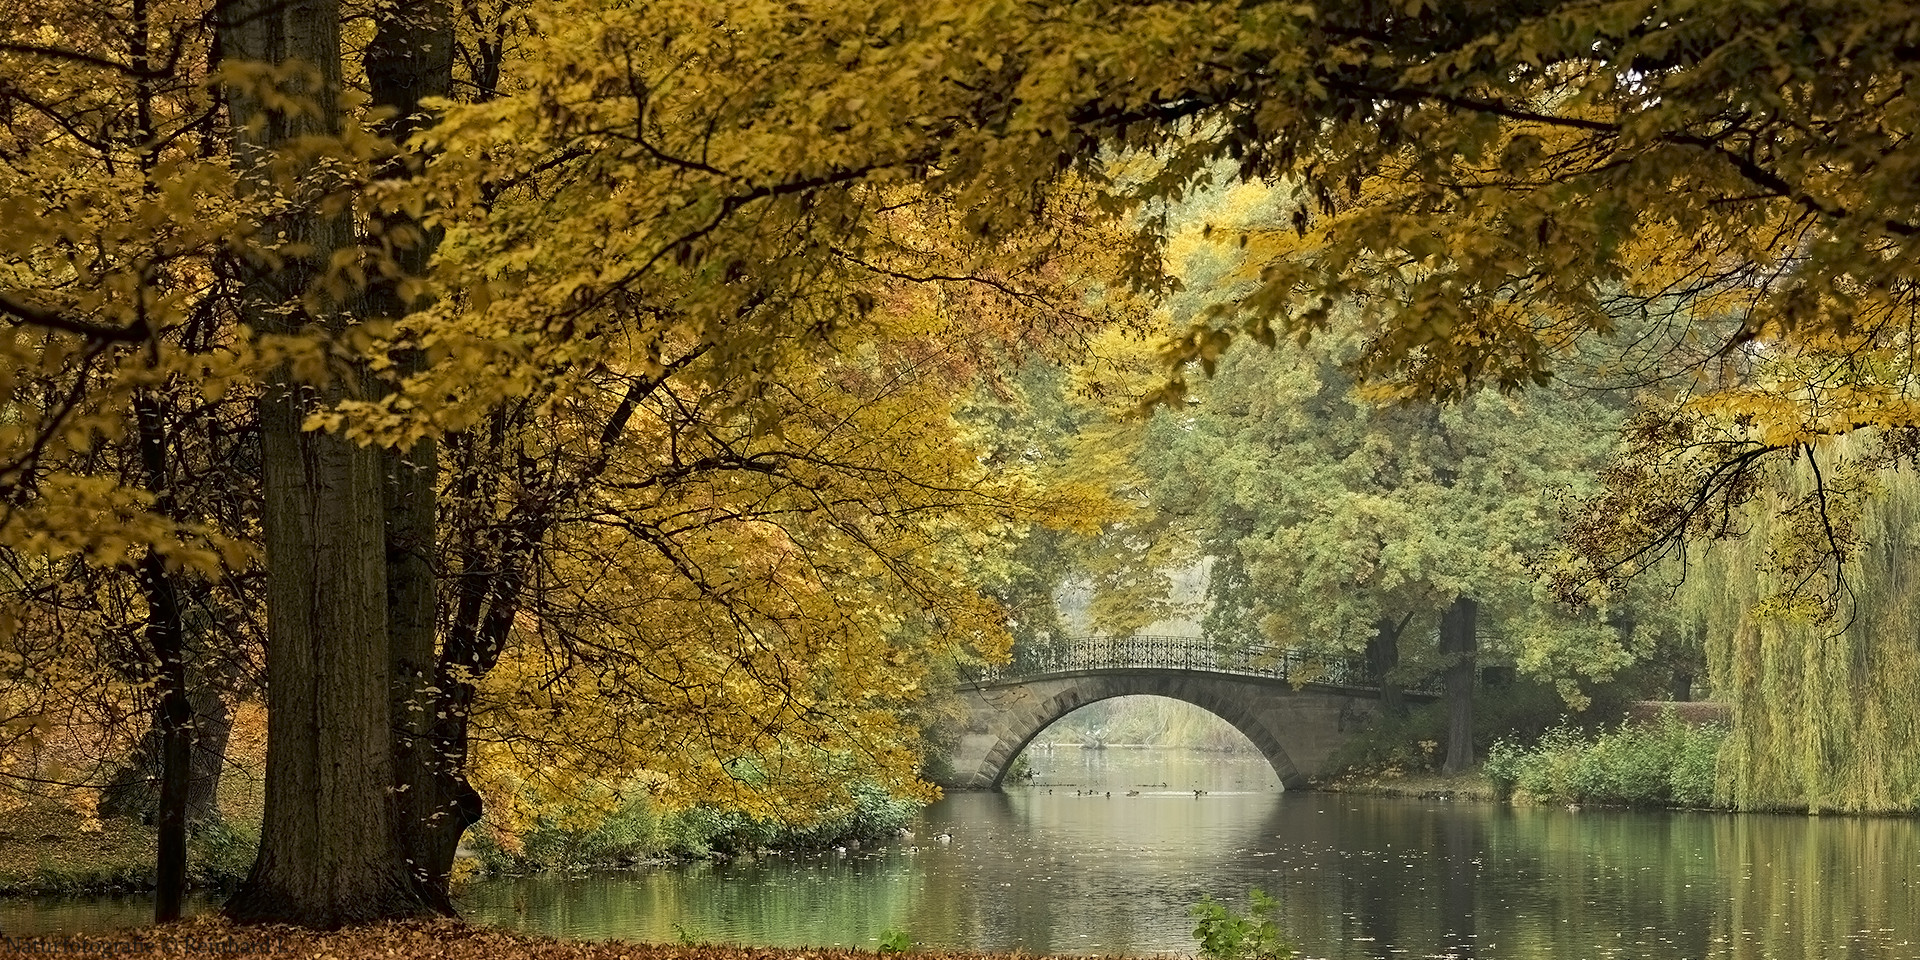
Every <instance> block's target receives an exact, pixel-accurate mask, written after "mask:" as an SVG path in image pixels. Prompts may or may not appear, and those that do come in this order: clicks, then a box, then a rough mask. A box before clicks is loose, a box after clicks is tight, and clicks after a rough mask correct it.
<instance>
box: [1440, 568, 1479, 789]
mask: <svg viewBox="0 0 1920 960" xmlns="http://www.w3.org/2000/svg"><path fill="white" fill-rule="evenodd" d="M1479 612H1480V604H1479V603H1477V602H1475V601H1474V600H1472V599H1470V598H1467V597H1460V598H1457V599H1455V600H1454V601H1453V605H1452V606H1450V607H1448V608H1447V612H1446V614H1445V615H1443V616H1442V617H1441V618H1440V652H1441V653H1442V654H1444V655H1446V656H1448V657H1451V658H1452V660H1451V662H1450V663H1449V665H1448V666H1447V672H1446V696H1447V759H1446V762H1445V763H1444V764H1442V765H1441V768H1440V771H1441V772H1442V773H1448V774H1454V773H1465V772H1466V771H1468V770H1471V769H1473V764H1474V756H1473V677H1474V672H1475V671H1474V667H1475V663H1476V658H1475V656H1474V653H1475V652H1476V650H1477V649H1478V646H1479V644H1478V641H1477V639H1476V637H1475V633H1474V629H1475V627H1474V621H1475V619H1476V618H1477V616H1478V615H1479Z"/></svg>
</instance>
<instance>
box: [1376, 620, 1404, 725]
mask: <svg viewBox="0 0 1920 960" xmlns="http://www.w3.org/2000/svg"><path fill="white" fill-rule="evenodd" d="M1406 625H1407V621H1406V620H1399V621H1396V620H1394V619H1393V618H1392V617H1381V618H1380V619H1378V620H1376V621H1374V624H1373V637H1372V639H1369V640H1368V641H1367V670H1368V672H1370V673H1372V674H1373V676H1374V679H1375V680H1376V681H1377V682H1378V683H1379V684H1380V712H1381V713H1383V714H1385V715H1386V716H1389V717H1396V718H1397V717H1404V716H1406V715H1407V696H1406V691H1405V690H1404V689H1403V688H1402V687H1401V686H1400V683H1399V681H1397V680H1395V679H1393V671H1394V669H1395V668H1396V667H1398V666H1400V632H1401V631H1402V630H1404V629H1405V628H1406Z"/></svg>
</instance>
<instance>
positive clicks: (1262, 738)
mask: <svg viewBox="0 0 1920 960" xmlns="http://www.w3.org/2000/svg"><path fill="white" fill-rule="evenodd" d="M958 692H959V694H960V696H961V698H962V700H963V701H964V702H965V703H966V705H967V717H966V720H965V728H964V730H962V731H959V732H958V735H957V736H956V737H954V739H956V740H957V741H958V742H959V749H958V750H957V751H956V752H955V758H954V770H953V774H952V776H951V777H949V778H946V782H945V783H944V784H943V785H944V786H947V787H949V788H957V789H998V788H999V786H1000V783H1001V781H1002V780H1003V779H1004V778H1005V776H1006V772H1007V769H1008V767H1009V766H1010V765H1011V764H1012V762H1013V760H1014V758H1015V757H1017V756H1019V755H1020V751H1021V750H1023V749H1025V748H1026V745H1027V744H1028V743H1029V742H1030V741H1032V739H1033V738H1034V737H1035V736H1036V735H1038V734H1039V733H1040V731H1042V730H1044V729H1046V728H1047V727H1048V726H1049V725H1051V724H1052V723H1053V722H1054V721H1056V720H1059V719H1060V718H1061V717H1064V716H1066V715H1067V714H1069V713H1072V712H1073V711H1075V710H1078V709H1079V708H1081V707H1084V706H1086V705H1088V704H1090V703H1096V702H1098V701H1101V700H1106V699H1109V698H1112V697H1124V696H1138V695H1149V696H1161V697H1168V698H1170V699H1174V700H1181V701H1185V702H1187V703H1191V704H1193V705H1195V706H1198V707H1200V708H1202V709H1204V710H1207V711H1208V712H1210V713H1212V714H1214V715H1215V716H1218V717H1219V718H1220V719H1222V720H1225V721H1226V722H1227V723H1229V724H1231V725H1233V727H1234V728H1235V729H1236V730H1239V731H1240V732H1241V733H1242V734H1244V735H1245V736H1246V737H1247V739H1248V740H1250V741H1252V742H1253V745H1254V746H1255V747H1256V748H1257V749H1259V751H1260V753H1261V755H1262V756H1264V757H1266V759H1267V762H1268V763H1269V764H1271V765H1272V767H1273V772H1274V773H1275V775H1277V776H1278V777H1279V778H1280V782H1281V783H1283V784H1286V785H1287V786H1289V787H1294V788H1299V787H1304V786H1306V784H1307V782H1308V780H1309V778H1311V777H1312V776H1314V775H1315V774H1318V773H1319V772H1321V771H1322V769H1323V768H1324V767H1325V765H1326V763H1327V761H1328V760H1329V758H1331V756H1332V755H1333V754H1334V752H1335V751H1337V750H1338V749H1339V747H1340V745H1341V744H1343V743H1344V742H1345V741H1346V740H1347V739H1349V738H1350V737H1352V736H1353V735H1354V734H1356V733H1358V732H1359V731H1360V730H1361V729H1362V728H1364V726H1365V725H1366V722H1367V721H1368V720H1369V719H1370V718H1371V717H1372V716H1373V714H1374V712H1375V710H1376V708H1377V706H1378V700H1379V696H1380V678H1379V677H1378V675H1377V674H1375V673H1374V672H1373V671H1372V670H1371V669H1370V668H1369V666H1368V664H1367V661H1366V660H1365V658H1362V657H1353V656H1338V655H1326V654H1320V653H1311V652H1307V651H1302V650H1290V649H1272V648H1249V647H1246V646H1242V645H1239V644H1229V643H1220V642H1215V641H1210V640H1208V639H1206V638H1204V637H1177V636H1141V635H1136V636H1091V637H1075V638H1071V639H1066V640H1060V641H1055V642H1052V643H1047V644H1039V645H1031V646H1022V647H1016V648H1015V650H1014V656H1013V660H1012V661H1011V662H1010V663H1007V664H1003V665H998V666H987V667H980V668H975V669H974V670H972V671H970V672H968V673H967V674H965V676H964V679H963V681H962V683H961V684H960V688H959V691H958ZM1407 692H1408V693H1409V694H1410V695H1411V696H1412V698H1414V699H1426V698H1429V697H1431V696H1432V695H1433V691H1431V690H1426V689H1419V688H1416V689H1412V690H1409V691H1407Z"/></svg>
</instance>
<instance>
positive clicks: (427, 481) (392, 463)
mask: <svg viewBox="0 0 1920 960" xmlns="http://www.w3.org/2000/svg"><path fill="white" fill-rule="evenodd" d="M452 16H453V15H452V9H451V6H450V5H449V4H448V3H447V2H446V0H411V2H406V3H401V4H398V5H395V6H391V7H381V8H379V9H378V10H377V11H376V13H375V18H374V37H373V41H372V43H370V44H368V46H367V50H366V55H365V60H364V64H365V68H366V74H367V84H368V89H369V91H370V93H371V94H372V100H373V105H374V106H375V107H384V108H388V109H390V110H392V111H393V117H392V118H391V119H390V120H388V121H386V122H385V123H384V124H383V125H382V128H381V131H380V132H381V133H382V134H383V135H385V136H386V137H388V138H389V139H391V140H392V141H393V142H394V143H396V144H399V145H401V146H402V147H404V145H405V143H406V141H407V139H408V138H409V137H410V136H412V135H413V134H414V133H415V132H417V131H418V130H419V129H420V127H421V126H422V125H423V124H424V123H425V121H426V117H425V116H424V115H423V113H422V109H423V108H422V106H421V101H422V100H423V99H426V98H428V97H444V96H447V95H448V94H449V92H450V91H451V90H452V86H453V20H452ZM418 159H419V158H417V157H415V156H413V155H410V154H408V153H407V152H406V151H405V150H404V149H403V150H402V151H401V153H400V155H399V156H397V157H396V158H395V159H394V160H393V161H392V162H390V163H388V164H387V167H386V170H385V171H383V172H384V174H385V175H386V176H388V177H392V178H396V179H401V178H406V177H409V176H411V175H412V173H413V171H414V170H415V169H416V168H417V161H418ZM376 216H377V217H378V218H379V219H380V220H381V221H382V224H381V225H382V228H383V229H381V231H380V235H381V236H383V237H387V238H396V240H395V243H394V246H393V247H392V248H391V249H390V250H389V251H388V253H387V255H388V256H390V257H391V258H392V264H391V266H392V268H393V271H392V274H393V275H388V272H387V271H376V272H375V274H376V276H379V277H381V279H378V280H376V281H374V282H373V283H372V284H371V285H370V286H369V287H368V289H367V291H366V296H365V305H366V313H367V315H368V316H370V317H390V318H398V317H402V316H405V315H406V314H407V313H408V312H410V311H412V310H416V309H419V308H421V307H423V306H426V304H425V303H423V302H420V301H417V300H416V301H409V300H408V299H406V298H404V297H402V296H401V294H400V289H399V284H398V282H397V280H398V278H399V277H411V276H420V275H422V274H424V273H425V272H426V269H427V264H428V262H429V261H430V260H431V259H432V256H433V252H434V248H435V246H436V245H437V243H438V240H439V238H438V236H436V235H435V234H434V233H432V232H430V231H428V230H427V229H426V228H425V226H424V225H423V224H421V223H420V222H419V221H418V220H416V219H414V218H413V217H410V216H408V215H407V214H406V213H404V212H401V211H382V212H380V213H377V214H376ZM420 364H421V357H420V356H419V354H418V353H417V352H414V351H408V352H407V353H405V354H403V355H401V356H397V357H395V358H394V365H395V367H396V369H397V370H398V371H400V372H402V373H406V372H411V371H413V370H416V369H418V368H419V367H420ZM439 456H440V453H439V446H438V444H436V443H435V442H434V441H433V440H431V439H423V440H421V441H420V442H419V443H417V444H415V445H414V446H413V447H412V448H411V449H407V450H388V451H386V452H385V453H384V454H383V463H384V466H385V471H386V490H385V494H386V500H385V513H386V576H387V631H388V635H389V640H390V643H391V648H390V654H389V667H390V670H391V673H392V677H393V695H392V700H391V704H390V711H391V715H392V725H393V726H392V730H393V743H392V749H393V764H394V776H395V778H396V780H395V791H394V827H395V829H396V830H397V831H398V835H397V838H396V841H397V842H398V843H399V845H400V846H401V848H402V849H404V850H405V851H406V855H407V860H408V861H409V862H410V863H411V864H412V865H413V870H414V881H415V883H416V885H417V886H418V887H419V889H420V890H421V891H422V894H423V895H424V896H425V897H426V898H427V901H428V902H429V903H430V904H431V905H432V906H433V907H434V909H436V910H439V911H440V912H442V913H446V914H449V915H451V914H452V913H453V912H454V909H453V901H452V896H451V892H450V890H449V880H450V876H451V874H452V871H453V858H454V851H455V850H456V849H457V848H458V847H459V843H460V835H461V834H462V833H464V832H465V831H466V828H467V827H469V826H471V825H472V824H473V823H474V821H476V820H478V819H479V794H478V793H477V792H476V791H474V790H473V788H472V787H471V786H470V785H469V784H468V783H467V781H466V777H465V770H464V767H465V763H466V745H465V740H464V734H465V724H464V722H461V723H459V724H457V726H458V729H459V732H460V734H461V736H460V737H459V740H458V742H453V741H450V740H449V738H448V736H447V735H446V732H445V731H444V730H443V729H441V728H442V727H443V725H444V723H445V721H446V720H447V719H449V718H450V711H449V709H448V704H446V703H445V702H444V701H445V700H446V699H447V697H446V696H443V695H440V694H439V693H438V691H443V690H449V688H448V684H449V683H453V684H457V683H458V679H457V678H452V677H445V676H441V675H440V674H441V671H440V670H439V657H438V650H437V648H436V643H435V615H436V610H435V579H434V578H435V573H434V564H433V558H434V553H435V549H436V544H435V536H436V530H435V522H436V520H437V517H436V496H435V493H436V490H437V488H438V485H439V466H440V465H439ZM449 693H454V692H453V691H449ZM455 696H457V693H455ZM460 716H461V717H462V718H464V711H461V712H460Z"/></svg>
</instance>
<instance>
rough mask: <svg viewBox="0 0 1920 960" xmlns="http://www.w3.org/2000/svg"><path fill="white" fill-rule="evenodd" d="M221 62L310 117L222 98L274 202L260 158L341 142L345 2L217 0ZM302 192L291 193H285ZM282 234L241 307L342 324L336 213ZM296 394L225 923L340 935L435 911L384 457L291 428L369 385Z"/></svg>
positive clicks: (291, 391) (266, 324)
mask: <svg viewBox="0 0 1920 960" xmlns="http://www.w3.org/2000/svg"><path fill="white" fill-rule="evenodd" d="M218 17H219V42H220V45H221V49H222V52H223V56H224V57H226V58H228V59H232V60H241V61H253V62H261V63H267V64H271V65H274V66H277V67H283V68H287V67H291V68H293V71H292V72H291V73H290V74H289V79H288V81H287V83H286V85H285V87H283V89H282V92H283V93H286V94H289V95H291V96H294V97H297V98H300V99H302V100H304V101H306V103H307V104H308V105H310V106H311V108H312V109H308V110H300V111H292V112H283V111H280V110H273V109H268V108H266V107H264V106H263V105H262V104H261V102H260V100H259V98H258V97H257V96H256V92H255V91H253V90H250V89H248V88H247V87H246V86H245V85H244V84H237V85H229V86H228V87H227V88H226V89H225V93H226V97H227V103H228V109H229V111H230V112H231V114H232V116H231V129H232V131H233V138H234V155H235V157H236V158H237V159H238V161H239V162H240V163H241V164H242V165H243V166H249V167H251V170H250V176H251V179H250V180H249V183H250V184H251V186H252V187H253V188H254V189H256V190H259V191H261V192H262V193H264V192H266V191H268V190H270V189H272V187H273V185H272V184H270V183H269V182H268V181H267V179H266V175H265V171H264V164H263V161H264V159H265V158H266V156H267V155H269V154H270V153H271V152H272V151H274V150H275V149H277V148H280V147H282V146H283V145H285V144H287V143H288V142H289V141H291V140H293V139H295V138H298V137H302V136H312V135H319V136H326V135H330V134H333V133H336V132H337V131H338V130H339V105H338V92H339V89H340V57H341V49H340V9H339V4H338V0H227V2H224V3H222V4H221V6H220V7H219V9H218ZM296 189H298V188H296ZM292 199H293V201H294V202H293V205H292V206H293V212H291V213H289V214H288V215H287V217H286V218H285V219H284V220H282V221H280V223H279V225H280V226H281V227H282V229H283V232H284V236H285V239H286V240H287V241H289V242H292V243H298V244H303V245H305V246H306V247H307V251H306V252H304V253H302V255H298V256H286V257H285V258H284V259H283V260H282V261H281V262H280V263H279V264H277V265H276V264H271V263H269V262H268V261H267V260H266V258H264V257H251V258H248V260H247V262H246V263H245V273H244V287H243V290H242V295H241V300H242V311H243V314H244V316H245V319H246V320H247V321H248V322H249V323H250V324H251V325H252V326H253V327H254V329H256V330H263V331H275V332H299V331H300V330H302V329H303V328H308V327H310V326H313V325H322V326H325V327H327V328H329V329H331V330H337V329H339V328H340V327H341V326H342V324H343V320H342V317H341V311H340V309H339V305H338V304H333V303H329V302H327V301H326V300H325V298H324V294H323V293H322V292H320V291H319V290H318V289H317V287H316V284H315V282H314V281H315V280H316V279H317V278H319V277H320V276H321V274H322V271H323V269H324V267H325V265H326V264H327V263H328V262H329V260H330V258H331V257H332V255H333V253H334V252H335V251H338V250H342V249H345V248H347V247H348V246H349V245H350V244H351V242H352V232H351V231H352V226H351V223H350V222H349V220H348V219H347V218H346V217H345V216H338V215H334V216H323V215H320V214H318V213H315V212H312V211H313V209H314V207H313V204H312V198H311V197H300V196H296V197H294V198H292ZM331 374H332V376H331V379H330V380H329V381H328V382H327V383H326V384H324V385H319V386H314V385H307V384H302V383H299V382H296V381H295V380H294V379H293V377H292V376H291V374H290V372H288V371H286V370H285V369H284V368H283V369H282V370H280V371H278V372H277V373H275V374H274V375H272V376H270V377H269V379H268V382H267V383H266V385H265V389H264V391H263V394H262V397H261V400H260V432H261V463H262V468H263V470H262V473H263V476H262V491H263V508H262V521H263V527H264V534H265V537H264V539H265V541H266V553H267V618H268V630H267V635H268V641H267V684H268V713H267V776H266V781H267V783H266V814H265V818H264V820H263V822H262V824H261V835H260V850H259V853H258V855H257V857H256V858H255V860H254V864H253V869H252V870H251V872H250V873H249V874H248V876H247V879H246V881H245V883H244V884H242V886H241V888H240V889H239V891H237V892H236V893H235V894H234V896H233V898H232V899H231V900H230V901H228V903H227V908H226V909H227V914H228V915H229V916H230V917H232V918H233V919H235V920H239V921H247V922H279V923H294V924H300V925H303V926H310V927H321V928H333V927H339V926H342V925H345V924H350V923H361V922H371V921H376V920H384V919H392V918H399V917H412V916H420V915H423V914H427V913H430V912H432V911H431V908H430V906H429V905H428V903H427V902H426V898H425V897H423V896H422V894H421V891H420V890H419V888H418V887H417V885H416V883H415V881H414V878H413V875H412V872H411V871H410V870H409V869H408V865H407V863H406V855H405V850H404V848H403V847H401V845H400V844H399V843H398V842H397V835H398V834H397V831H396V829H395V826H394V811H393V804H392V799H391V798H392V790H393V787H394V785H395V780H394V769H393V753H392V739H393V737H392V724H391V722H390V710H391V705H390V704H391V696H392V690H391V687H390V683H389V678H390V670H391V665H390V661H389V657H390V655H391V649H390V644H389V640H388V623H387V617H388V612H387V583H386V547H385V536H384V509H383V508H384V502H385V471H384V470H383V464H382V460H381V455H380V452H379V451H377V450H372V449H367V448H363V447H359V446H357V445H355V444H353V443H351V442H349V441H347V440H346V439H345V438H343V437H340V436H337V435H335V434H331V433H327V432H322V431H313V432H309V431H306V430H304V429H302V425H303V423H304V421H305V420H306V417H307V416H308V414H310V413H312V412H314V411H315V410H317V409H320V408H321V407H323V406H324V405H327V404H329V403H332V402H334V401H337V400H338V399H340V398H341V397H344V396H347V395H361V396H364V395H365V387H366V377H365V374H364V372H363V371H362V370H361V369H359V368H357V367H355V366H353V365H335V367H334V368H333V369H332V371H331Z"/></svg>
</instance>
